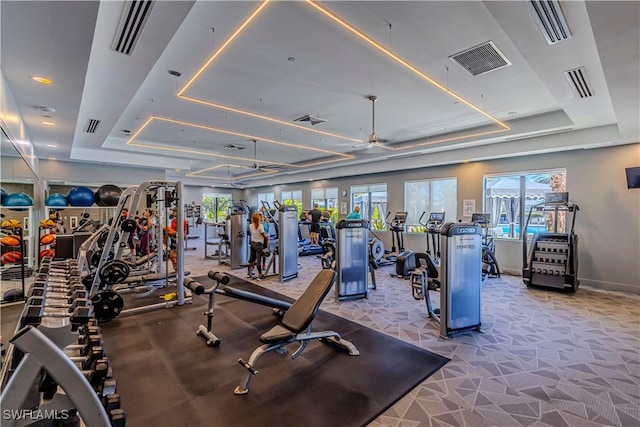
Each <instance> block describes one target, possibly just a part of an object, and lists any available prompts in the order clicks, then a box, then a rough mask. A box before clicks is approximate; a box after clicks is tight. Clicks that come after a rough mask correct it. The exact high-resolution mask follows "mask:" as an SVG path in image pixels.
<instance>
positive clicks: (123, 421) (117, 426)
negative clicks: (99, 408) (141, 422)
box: [109, 408, 127, 427]
mask: <svg viewBox="0 0 640 427" xmlns="http://www.w3.org/2000/svg"><path fill="white" fill-rule="evenodd" d="M109 421H111V427H125V426H126V425H127V416H126V415H125V413H124V411H123V410H122V409H120V408H118V409H112V410H111V411H109Z"/></svg>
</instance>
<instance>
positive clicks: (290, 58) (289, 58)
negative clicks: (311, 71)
mask: <svg viewBox="0 0 640 427" xmlns="http://www.w3.org/2000/svg"><path fill="white" fill-rule="evenodd" d="M287 61H289V62H296V58H294V57H293V56H290V57H288V58H287Z"/></svg>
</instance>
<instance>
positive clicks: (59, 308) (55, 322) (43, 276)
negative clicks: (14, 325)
mask: <svg viewBox="0 0 640 427" xmlns="http://www.w3.org/2000/svg"><path fill="white" fill-rule="evenodd" d="M26 297H27V302H26V305H25V308H24V310H23V312H22V316H21V318H20V326H21V327H24V326H27V325H33V326H38V325H43V326H47V327H49V328H66V329H67V330H68V331H70V332H71V335H72V336H73V337H74V338H75V342H74V343H72V344H70V345H67V346H65V347H64V348H63V351H64V353H65V354H67V356H68V357H69V358H70V359H71V360H72V361H73V362H74V364H75V365H76V366H77V367H78V369H79V370H80V371H81V372H82V373H83V375H84V376H85V377H86V378H87V381H89V383H90V384H91V386H92V387H93V389H94V390H95V391H96V393H97V394H98V396H99V397H100V399H101V400H102V403H103V405H104V407H105V409H106V411H107V414H109V418H110V421H111V424H112V426H114V427H115V426H118V427H120V426H122V427H124V426H125V424H126V416H125V413H124V411H123V410H122V409H121V408H120V396H119V395H118V394H117V393H116V392H117V384H116V380H115V379H114V378H113V372H112V369H111V367H110V363H109V359H108V358H107V357H106V354H105V351H104V347H103V340H102V335H101V333H100V327H99V326H98V322H97V320H96V319H95V317H94V315H93V306H92V303H91V299H90V297H89V293H88V291H87V289H86V287H85V286H84V285H83V284H82V283H81V282H80V278H79V272H78V266H77V262H76V261H74V260H68V261H62V262H55V261H52V259H51V258H44V259H43V260H42V262H41V265H40V268H39V272H38V275H37V277H36V280H35V281H34V283H33V285H32V286H31V288H30V289H29V291H28V292H27V294H26ZM38 390H39V392H40V393H41V396H42V398H43V399H46V400H49V399H51V398H53V396H54V395H55V394H56V392H57V390H58V384H57V383H56V382H55V380H54V379H53V378H52V377H51V376H50V375H48V374H47V373H46V372H44V373H43V375H42V378H41V379H40V383H39V387H38Z"/></svg>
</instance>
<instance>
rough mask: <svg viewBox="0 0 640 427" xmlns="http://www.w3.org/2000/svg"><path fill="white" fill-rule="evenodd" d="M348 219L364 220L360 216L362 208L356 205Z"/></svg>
mask: <svg viewBox="0 0 640 427" xmlns="http://www.w3.org/2000/svg"><path fill="white" fill-rule="evenodd" d="M346 219H362V217H361V216H360V206H358V205H356V207H355V208H353V211H352V212H350V213H349V215H347V218H346Z"/></svg>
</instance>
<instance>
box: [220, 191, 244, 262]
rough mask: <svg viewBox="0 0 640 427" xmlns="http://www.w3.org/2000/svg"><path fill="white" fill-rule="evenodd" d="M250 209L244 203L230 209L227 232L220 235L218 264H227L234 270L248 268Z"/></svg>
mask: <svg viewBox="0 0 640 427" xmlns="http://www.w3.org/2000/svg"><path fill="white" fill-rule="evenodd" d="M248 219H249V209H248V208H247V206H245V205H244V204H243V203H240V204H234V205H233V206H231V207H230V208H229V216H227V221H226V223H227V226H226V230H225V231H226V232H225V233H223V234H221V235H220V243H219V245H218V264H227V265H229V267H231V269H232V270H234V269H237V268H243V267H246V266H247V261H248V258H249V239H248V232H247V227H248V225H247V221H248Z"/></svg>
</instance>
